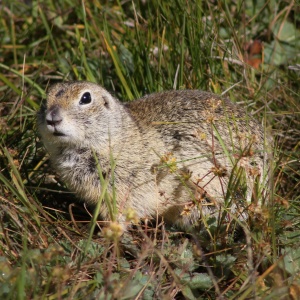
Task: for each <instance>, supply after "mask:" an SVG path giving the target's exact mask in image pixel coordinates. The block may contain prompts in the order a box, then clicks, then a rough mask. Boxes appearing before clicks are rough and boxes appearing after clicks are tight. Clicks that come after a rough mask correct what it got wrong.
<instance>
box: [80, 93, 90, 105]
mask: <svg viewBox="0 0 300 300" xmlns="http://www.w3.org/2000/svg"><path fill="white" fill-rule="evenodd" d="M91 102H92V97H91V94H90V93H89V92H86V93H84V94H83V95H82V96H81V99H80V101H79V104H80V105H84V104H89V103H91Z"/></svg>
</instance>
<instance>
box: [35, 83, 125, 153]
mask: <svg viewBox="0 0 300 300" xmlns="http://www.w3.org/2000/svg"><path fill="white" fill-rule="evenodd" d="M120 107H121V105H120V103H119V102H118V100H117V99H115V98H113V96H112V95H111V94H110V93H109V92H107V91H106V90H105V89H104V88H102V87H101V86H99V85H97V84H94V83H90V82H84V81H77V82H66V83H58V84H55V85H53V86H51V87H50V89H49V91H48V95H47V99H46V102H45V103H44V104H43V105H42V107H41V109H40V112H39V114H38V127H39V131H40V133H41V136H42V138H43V141H44V143H45V144H46V147H47V148H51V147H52V146H54V147H55V145H59V144H70V145H73V146H74V147H75V146H78V147H88V148H90V147H93V148H98V147H105V146H107V145H108V143H109V142H110V141H111V137H113V136H114V135H115V134H116V131H117V130H118V128H119V127H120V126H121V124H120V122H121V113H120Z"/></svg>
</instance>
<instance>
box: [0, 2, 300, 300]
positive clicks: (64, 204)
mask: <svg viewBox="0 0 300 300" xmlns="http://www.w3.org/2000/svg"><path fill="white" fill-rule="evenodd" d="M102 2H103V1H102ZM299 24H300V5H299V2H297V1H279V0H271V1H266V2H263V1H253V0H247V1H231V2H230V1H184V0H176V1H157V0H154V1H122V2H121V1H116V2H113V1H106V3H105V4H101V3H100V1H90V2H88V1H86V2H84V1H82V2H80V1H78V2H77V3H75V4H74V1H70V0H58V1H53V0H41V1H17V0H12V1H2V3H1V4H0V128H1V138H0V170H1V173H0V205H1V210H0V233H1V239H0V270H1V274H0V297H1V298H2V299H83V298H84V299H216V298H218V299H222V298H223V299H299V296H298V295H299V293H300V277H299V274H300V250H299V244H300V242H299V234H300V211H299V203H300V193H299V190H300V186H299V182H300V173H299V172H300V171H299V170H300V168H299V167H300V160H299V159H300V149H299V136H300V126H299V124H300V118H299V116H300V115H299V112H300V102H299V99H300V98H299V96H300V82H299V75H300V67H299V64H300V57H299V48H300V42H299V41H300V39H299V37H300V30H299ZM62 80H89V81H93V82H98V83H100V84H101V85H103V86H104V87H105V88H107V89H108V90H109V91H111V92H113V93H114V94H115V95H116V96H117V97H119V98H120V99H123V100H124V101H130V100H132V99H133V98H136V97H139V96H141V95H144V94H146V93H151V92H155V91H161V90H170V89H174V88H175V89H185V88H189V89H190V88H192V89H202V90H207V91H212V92H215V93H218V94H221V93H224V94H225V95H226V96H227V97H230V98H231V100H232V101H233V102H237V103H240V104H242V105H243V106H244V107H245V109H246V110H247V111H248V112H249V113H252V114H253V115H254V117H255V118H257V119H259V120H263V121H262V122H263V124H264V125H265V128H266V131H267V132H270V131H271V132H272V135H273V136H274V141H275V145H276V146H275V147H274V166H273V167H274V180H273V188H272V189H271V190H270V198H271V199H273V200H272V202H271V204H272V205H271V206H270V207H269V208H268V209H266V210H263V211H261V212H259V213H258V215H257V216H256V218H255V222H253V223H252V224H251V227H250V228H251V231H249V232H246V238H245V239H242V238H241V239H235V236H234V233H233V232H230V231H229V232H228V231H227V230H226V228H224V226H223V227H222V226H221V225H217V226H215V224H213V223H212V224H207V229H208V230H207V232H206V234H205V233H204V234H201V235H200V234H198V235H197V234H195V235H188V234H184V233H182V232H178V231H177V230H176V229H174V228H171V229H170V228H165V227H164V225H163V224H162V223H160V222H157V224H152V225H151V224H148V223H147V222H145V223H144V224H143V225H141V224H138V223H137V225H136V226H135V227H134V228H133V229H132V230H131V231H130V234H128V236H125V237H123V238H120V234H119V227H118V224H116V223H111V224H108V225H107V226H106V227H105V226H103V225H104V224H102V223H101V222H96V220H95V219H94V221H93V222H92V224H93V225H94V226H92V228H93V227H95V228H94V230H93V231H91V230H90V221H91V219H92V210H91V208H88V207H85V206H84V205H83V204H82V203H78V202H76V200H75V199H76V198H75V196H74V195H73V194H72V193H69V192H68V191H67V190H66V189H65V187H64V186H63V185H62V183H61V182H60V181H59V178H57V177H55V176H54V175H53V172H52V170H51V168H50V167H49V164H48V161H47V156H46V154H45V152H44V149H43V148H42V145H41V143H40V141H39V138H38V137H37V134H36V125H35V115H36V111H37V109H38V107H39V105H40V102H41V99H42V98H44V97H45V90H46V88H47V87H48V85H49V84H52V83H55V82H60V81H62ZM234 184H235V183H233V185H234ZM74 203H75V204H74ZM128 217H129V219H131V220H134V214H132V213H131V212H129V213H128ZM134 221H136V220H134ZM103 228H105V229H103Z"/></svg>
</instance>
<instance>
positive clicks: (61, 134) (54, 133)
mask: <svg viewBox="0 0 300 300" xmlns="http://www.w3.org/2000/svg"><path fill="white" fill-rule="evenodd" d="M53 135H55V136H66V135H65V134H64V133H62V132H59V131H54V132H53Z"/></svg>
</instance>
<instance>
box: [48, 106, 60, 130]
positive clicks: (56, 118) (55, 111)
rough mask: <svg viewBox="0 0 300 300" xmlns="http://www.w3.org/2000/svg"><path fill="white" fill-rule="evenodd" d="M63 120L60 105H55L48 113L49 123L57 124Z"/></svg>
mask: <svg viewBox="0 0 300 300" xmlns="http://www.w3.org/2000/svg"><path fill="white" fill-rule="evenodd" d="M61 121H62V117H61V115H60V110H59V107H58V106H53V107H52V108H50V110H49V111H48V112H47V114H46V122H47V125H51V126H55V125H58V124H59V123H60V122H61Z"/></svg>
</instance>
